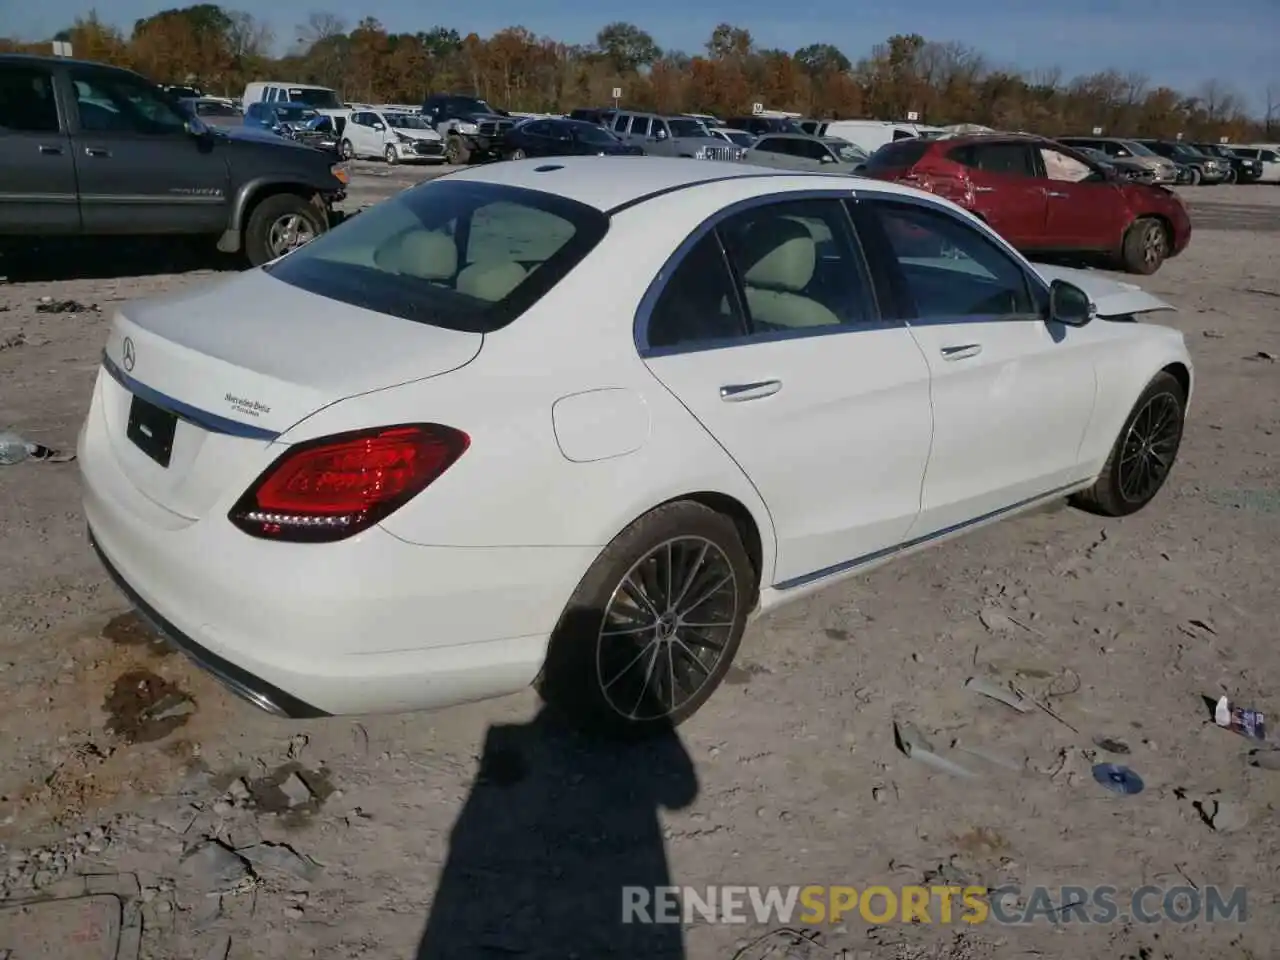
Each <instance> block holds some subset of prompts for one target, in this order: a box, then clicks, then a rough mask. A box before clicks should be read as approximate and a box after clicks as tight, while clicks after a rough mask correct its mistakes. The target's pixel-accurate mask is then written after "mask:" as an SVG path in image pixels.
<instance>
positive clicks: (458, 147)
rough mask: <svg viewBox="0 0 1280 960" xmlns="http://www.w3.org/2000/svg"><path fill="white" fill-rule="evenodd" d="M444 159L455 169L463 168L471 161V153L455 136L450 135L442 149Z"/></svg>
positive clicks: (460, 139)
mask: <svg viewBox="0 0 1280 960" xmlns="http://www.w3.org/2000/svg"><path fill="white" fill-rule="evenodd" d="M444 155H445V158H446V159H447V160H448V162H449V163H451V164H453V165H454V166H455V167H465V166H466V165H467V161H468V160H470V159H471V151H470V150H469V149H467V145H466V144H465V143H463V142H462V138H461V137H460V136H458V135H457V134H450V135H449V140H448V142H447V143H446V144H445V148H444Z"/></svg>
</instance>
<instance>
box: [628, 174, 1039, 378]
mask: <svg viewBox="0 0 1280 960" xmlns="http://www.w3.org/2000/svg"><path fill="white" fill-rule="evenodd" d="M800 200H837V201H844V202H845V203H860V202H863V201H881V202H885V203H901V204H906V205H911V206H917V207H920V208H921V209H923V210H927V211H930V212H932V213H935V214H941V215H942V216H945V217H949V218H950V219H951V220H953V221H954V222H955V223H957V224H959V225H960V226H961V227H967V228H969V229H971V230H976V231H978V233H979V234H981V235H982V236H983V237H985V238H986V239H987V240H988V241H991V242H992V243H993V244H994V245H995V247H996V249H997V250H998V251H999V252H1000V253H1003V254H1004V255H1005V256H1007V257H1009V259H1011V260H1012V261H1013V263H1014V265H1015V266H1016V267H1017V268H1018V269H1019V270H1020V271H1021V272H1022V275H1023V277H1024V278H1025V280H1026V282H1027V284H1028V287H1029V288H1030V289H1029V291H1028V292H1029V293H1031V294H1032V300H1033V301H1034V302H1035V303H1036V305H1037V306H1038V307H1040V308H1041V310H1043V309H1045V308H1046V307H1047V305H1048V302H1049V283H1048V281H1047V280H1045V279H1044V277H1042V276H1040V274H1039V273H1037V272H1036V270H1035V268H1034V267H1032V266H1031V262H1030V261H1029V260H1027V259H1026V257H1024V256H1023V255H1022V254H1021V253H1019V252H1018V251H1017V250H1016V249H1015V248H1014V247H1013V246H1012V245H1011V244H1010V243H1009V242H1008V241H1007V240H1005V239H1004V238H1003V237H1001V236H1000V235H999V234H998V233H996V232H995V231H994V230H993V229H992V228H991V227H990V225H988V224H987V223H986V222H984V221H983V220H981V219H979V218H977V217H974V218H973V219H966V218H965V217H962V216H959V215H958V214H957V213H956V212H955V211H953V210H949V209H947V208H946V207H945V206H943V205H942V204H940V203H937V202H935V201H933V200H930V199H928V198H925V197H916V196H911V195H908V194H899V193H888V192H884V191H879V190H875V189H871V190H866V189H865V188H861V187H860V188H855V189H849V190H843V189H834V188H825V189H814V190H795V191H783V192H780V193H770V194H763V195H760V196H755V197H748V198H746V199H744V200H739V201H736V202H735V203H731V204H729V205H728V206H726V207H723V208H721V209H720V210H717V211H716V212H715V213H713V214H712V215H711V216H709V217H707V219H705V220H704V221H702V223H700V224H698V226H697V227H695V228H694V229H693V230H692V231H691V232H690V233H689V235H688V236H687V237H685V239H684V240H683V241H681V243H680V245H679V246H677V247H676V249H675V251H674V252H673V253H672V254H671V255H670V256H669V257H668V258H667V259H666V261H665V262H664V263H663V265H662V267H661V268H660V269H659V270H658V273H657V274H656V275H655V276H654V278H653V280H651V281H650V283H649V286H648V287H647V288H646V289H645V292H644V295H643V296H642V297H641V298H640V304H639V306H638V307H637V308H636V312H635V317H634V319H633V321H632V328H631V329H632V342H633V343H634V345H635V348H636V351H637V353H639V355H640V357H641V358H642V359H645V360H648V359H652V358H657V357H666V356H674V355H678V354H684V353H698V352H702V351H706V350H725V349H728V348H731V347H749V346H753V345H755V344H759V343H776V342H778V341H782V340H800V339H807V338H810V337H831V336H839V335H841V334H855V333H861V332H866V331H869V330H888V329H894V328H899V327H910V326H913V325H914V326H938V325H942V324H961V323H996V322H1025V321H1027V320H1032V319H1035V320H1038V321H1041V322H1043V321H1044V320H1045V314H1044V313H1042V312H1041V313H1029V314H990V315H977V316H974V315H963V314H961V315H956V316H954V317H928V318H914V319H905V318H904V319H901V320H899V319H893V318H889V319H886V318H885V317H884V316H883V315H882V314H881V313H880V305H879V304H878V303H877V302H876V289H875V288H876V285H877V283H878V280H877V279H876V277H875V275H874V274H873V272H872V269H871V266H870V264H869V263H867V261H866V257H865V255H863V254H862V252H861V245H862V244H863V243H864V242H865V240H864V238H863V237H862V236H861V234H860V232H859V230H858V226H857V223H856V222H853V221H852V220H851V221H850V224H849V225H850V229H851V231H852V236H853V238H854V241H855V243H857V244H858V247H859V250H858V251H857V252H858V255H859V256H862V259H863V270H864V275H865V276H866V278H867V280H868V281H869V282H870V284H871V289H870V290H869V293H870V296H871V298H872V305H873V307H874V309H875V317H874V319H873V320H872V322H870V323H867V324H860V325H857V326H852V325H851V326H845V325H843V324H842V325H840V326H839V327H816V328H812V329H808V330H796V331H786V332H773V333H759V334H753V335H749V336H746V337H733V338H722V339H716V340H700V341H697V342H694V343H689V344H677V345H676V346H672V347H650V346H649V338H648V330H649V319H650V317H651V315H652V313H653V309H654V307H655V306H656V305H657V302H658V298H659V297H661V296H662V293H663V291H664V290H665V289H666V286H667V283H668V282H669V281H670V279H671V277H672V275H673V274H674V273H675V271H676V269H677V268H678V267H679V266H680V264H681V263H682V262H683V261H684V258H685V257H686V256H687V255H688V254H689V252H690V251H691V250H692V249H693V248H694V247H695V246H696V245H697V244H698V243H699V241H701V240H702V239H703V237H705V236H706V235H707V234H708V233H710V232H711V231H712V230H714V229H715V228H716V227H717V226H718V225H719V224H720V223H721V222H723V221H724V220H727V219H728V218H729V217H732V216H734V215H735V214H738V213H741V212H743V211H744V210H750V209H753V208H755V207H760V206H767V205H769V204H773V203H789V202H792V201H800ZM733 279H734V285H735V288H736V287H737V285H738V284H737V278H736V277H734V278H733Z"/></svg>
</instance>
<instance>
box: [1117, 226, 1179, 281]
mask: <svg viewBox="0 0 1280 960" xmlns="http://www.w3.org/2000/svg"><path fill="white" fill-rule="evenodd" d="M1169 248H1170V242H1169V231H1168V229H1167V228H1166V227H1165V225H1164V224H1163V223H1161V222H1160V221H1159V220H1157V219H1155V218H1154V217H1139V218H1138V219H1137V220H1135V221H1133V223H1132V224H1130V226H1129V229H1128V230H1127V231H1126V232H1125V235H1124V244H1123V246H1122V247H1121V251H1120V265H1121V266H1122V267H1123V268H1124V270H1125V272H1126V273H1136V274H1139V275H1141V276H1150V275H1151V274H1153V273H1155V272H1156V271H1157V270H1159V269H1160V265H1161V264H1162V263H1164V261H1165V260H1166V259H1167V258H1168V256H1169Z"/></svg>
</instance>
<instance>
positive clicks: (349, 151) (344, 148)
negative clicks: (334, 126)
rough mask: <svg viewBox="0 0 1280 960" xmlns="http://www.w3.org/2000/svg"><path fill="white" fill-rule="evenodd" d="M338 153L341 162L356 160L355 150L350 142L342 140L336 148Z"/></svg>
mask: <svg viewBox="0 0 1280 960" xmlns="http://www.w3.org/2000/svg"><path fill="white" fill-rule="evenodd" d="M338 152H339V153H340V154H342V159H343V160H354V159H355V158H356V148H355V147H353V146H352V145H351V141H350V140H343V141H342V143H341V144H339V146H338Z"/></svg>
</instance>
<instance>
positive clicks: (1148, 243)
mask: <svg viewBox="0 0 1280 960" xmlns="http://www.w3.org/2000/svg"><path fill="white" fill-rule="evenodd" d="M862 174H863V176H867V177H874V178H875V179H878V180H895V181H898V182H900V183H906V184H909V185H911V186H914V187H920V188H922V189H925V190H929V191H932V192H933V193H936V194H937V195H938V196H941V197H945V198H946V199H948V200H952V201H954V202H955V203H958V204H959V205H960V206H962V207H964V208H965V209H967V210H969V211H971V212H972V213H974V214H976V215H977V216H979V217H981V218H982V219H983V220H985V221H986V222H987V223H989V224H990V225H991V226H992V227H993V228H994V229H995V230H996V231H997V232H998V233H1000V234H1001V235H1002V236H1003V237H1004V238H1005V239H1006V240H1008V241H1009V243H1011V244H1012V245H1013V246H1014V247H1016V248H1017V249H1018V250H1020V251H1022V252H1023V253H1024V254H1029V255H1031V254H1040V255H1044V254H1073V255H1080V254H1085V255H1093V256H1097V257H1101V258H1104V259H1106V260H1108V261H1110V262H1113V263H1116V264H1118V265H1120V266H1121V267H1123V268H1124V269H1125V270H1127V271H1128V272H1130V273H1139V274H1151V273H1155V272H1156V271H1157V270H1158V269H1160V264H1161V263H1163V262H1164V261H1165V260H1166V259H1167V258H1169V257H1174V256H1177V255H1178V254H1179V253H1181V252H1182V251H1183V250H1185V249H1186V247H1187V244H1188V243H1189V242H1190V240H1191V218H1190V217H1189V216H1188V214H1187V209H1186V207H1185V206H1183V203H1182V200H1181V198H1179V197H1178V195H1177V194H1175V193H1174V192H1173V191H1171V190H1168V189H1166V188H1165V187H1158V186H1150V185H1147V184H1142V183H1134V182H1133V181H1131V180H1127V179H1124V178H1122V177H1120V176H1118V175H1117V174H1116V173H1115V171H1114V170H1113V169H1110V168H1108V167H1103V166H1101V165H1099V164H1098V163H1096V162H1095V161H1093V160H1090V159H1089V158H1087V157H1086V156H1084V155H1083V154H1080V153H1077V152H1076V151H1075V150H1074V149H1072V148H1071V147H1068V146H1064V145H1063V144H1060V143H1055V142H1054V141H1052V140H1046V139H1044V138H1042V137H1033V136H1028V135H1018V134H1007V135H1005V134H1001V135H989V134H988V135H981V136H959V137H952V138H949V139H945V140H924V139H913V140H899V141H897V142H896V143H889V144H885V145H884V146H883V147H881V148H880V149H879V150H877V151H876V152H875V153H873V154H872V155H871V157H870V159H869V160H867V163H866V166H865V167H864V169H863V170H862Z"/></svg>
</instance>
